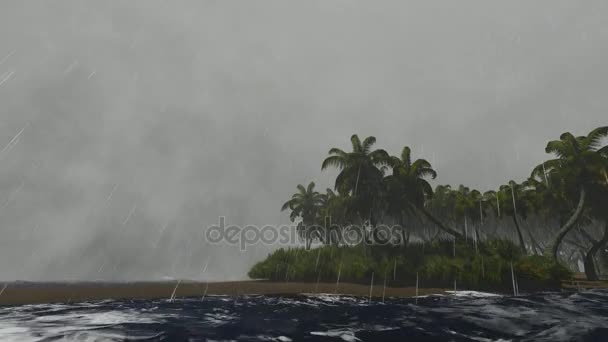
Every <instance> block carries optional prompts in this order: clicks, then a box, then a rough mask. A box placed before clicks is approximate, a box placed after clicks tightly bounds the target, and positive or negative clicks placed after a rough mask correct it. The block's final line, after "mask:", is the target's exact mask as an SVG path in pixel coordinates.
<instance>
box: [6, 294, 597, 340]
mask: <svg viewBox="0 0 608 342" xmlns="http://www.w3.org/2000/svg"><path fill="white" fill-rule="evenodd" d="M63 340H68V341H554V342H557V341H608V291H605V290H593V291H584V292H578V293H542V294H534V295H524V296H520V297H505V296H495V295H490V294H484V293H477V292H457V293H452V294H450V295H446V296H429V297H425V298H420V299H418V304H415V301H414V299H390V300H387V301H386V302H385V303H382V302H378V301H372V302H371V303H369V302H368V300H367V298H353V297H336V296H329V295H310V296H307V295H302V296H297V297H268V296H242V297H239V298H236V299H235V298H230V297H217V296H210V297H205V298H204V300H201V298H189V299H177V300H175V301H173V302H171V301H169V300H128V301H110V300H107V301H101V302H91V303H80V304H69V305H66V304H43V305H22V306H11V307H1V308H0V341H63Z"/></svg>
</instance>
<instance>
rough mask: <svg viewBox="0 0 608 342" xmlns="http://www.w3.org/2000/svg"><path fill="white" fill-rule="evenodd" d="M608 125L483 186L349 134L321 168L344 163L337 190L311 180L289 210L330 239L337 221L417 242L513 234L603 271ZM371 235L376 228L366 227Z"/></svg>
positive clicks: (529, 246) (593, 272) (335, 238)
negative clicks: (388, 230)
mask: <svg viewBox="0 0 608 342" xmlns="http://www.w3.org/2000/svg"><path fill="white" fill-rule="evenodd" d="M607 136H608V126H604V127H599V128H596V129H594V130H592V131H591V132H589V134H587V135H584V136H574V135H572V134H571V133H564V134H562V135H561V136H560V139H559V140H554V141H550V142H549V143H548V144H547V147H546V149H545V150H546V152H547V153H549V154H552V155H554V156H555V158H554V159H551V160H547V161H545V162H543V163H541V164H539V165H538V166H537V167H535V168H534V169H533V170H532V172H531V175H530V177H529V178H528V179H526V180H525V181H523V182H521V183H517V182H515V181H509V182H508V183H507V184H504V185H501V186H499V187H498V189H497V190H492V191H486V192H483V193H482V192H480V191H478V190H475V189H469V188H468V187H465V186H463V185H460V186H459V187H458V188H452V187H451V186H449V185H439V186H437V187H436V188H435V189H434V190H433V188H432V186H431V185H430V184H429V182H428V179H434V178H436V177H437V173H436V171H435V170H434V169H433V168H432V165H431V164H430V163H429V162H428V161H427V160H425V159H415V160H414V159H413V158H412V153H411V149H410V148H409V147H407V146H406V147H404V148H403V149H402V151H401V154H400V155H399V156H392V155H390V154H388V153H387V152H386V151H385V150H382V149H373V146H374V144H375V143H376V138H374V137H367V138H365V139H364V140H363V141H361V140H360V139H359V137H358V136H357V135H353V136H352V137H351V139H350V140H351V145H352V150H351V151H349V152H346V151H344V150H342V149H339V148H332V149H330V150H329V156H328V157H327V158H326V159H325V160H324V161H323V163H322V166H321V169H322V170H325V169H327V168H337V169H338V170H339V173H338V175H337V177H336V180H335V185H334V189H335V192H334V190H331V189H327V190H326V192H325V193H320V192H317V191H315V189H314V187H315V184H314V183H312V182H311V183H310V184H309V185H308V186H307V187H304V186H302V185H298V192H297V193H296V194H294V195H293V197H292V198H291V199H290V200H289V201H287V202H286V203H285V204H284V205H283V207H282V210H288V209H289V210H291V219H292V220H299V224H298V231H299V232H300V234H301V235H302V236H304V237H306V238H307V240H306V247H307V248H310V245H311V243H312V242H313V240H318V241H320V242H321V243H324V244H331V243H337V244H339V243H340V242H341V235H340V229H341V227H346V226H349V225H357V226H359V227H365V228H364V232H365V233H366V235H365V236H366V238H367V239H369V240H372V243H373V240H374V238H375V235H374V234H373V232H374V229H375V227H377V226H378V225H379V224H390V225H393V226H398V227H400V229H401V232H402V234H401V235H400V236H398V237H391V238H392V239H396V240H398V241H395V242H396V243H401V244H402V245H404V246H405V245H406V244H407V243H408V241H409V240H410V236H412V235H413V236H415V238H416V239H419V240H434V239H440V238H451V239H472V240H474V241H475V242H476V243H477V242H480V243H482V242H483V241H484V240H487V239H491V238H499V237H500V238H505V237H506V238H511V239H513V240H514V241H516V242H517V243H518V244H519V246H520V248H521V249H522V252H524V253H525V254H543V255H545V256H546V257H549V258H551V259H553V260H554V261H556V262H557V261H558V258H560V259H561V261H566V262H568V263H570V264H572V265H574V264H576V262H577V261H579V260H583V261H584V264H585V272H586V273H587V277H588V278H591V279H597V278H598V270H597V267H598V265H597V263H596V262H595V261H596V258H597V254H598V253H599V254H600V256H599V258H600V260H603V261H602V262H600V264H601V265H603V266H601V267H608V263H607V262H606V261H608V253H607V252H606V251H605V249H604V246H605V245H606V243H607V242H608V174H607V170H608V146H601V145H602V141H603V139H604V138H605V137H607ZM368 233H369V234H368Z"/></svg>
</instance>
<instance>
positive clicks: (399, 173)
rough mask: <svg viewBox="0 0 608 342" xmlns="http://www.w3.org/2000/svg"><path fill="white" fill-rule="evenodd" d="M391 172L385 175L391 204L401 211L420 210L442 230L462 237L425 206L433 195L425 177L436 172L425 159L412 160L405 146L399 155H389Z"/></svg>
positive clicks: (433, 177) (431, 175)
mask: <svg viewBox="0 0 608 342" xmlns="http://www.w3.org/2000/svg"><path fill="white" fill-rule="evenodd" d="M391 167H392V169H393V174H392V175H390V176H388V177H387V180H386V182H387V184H390V188H391V190H390V193H392V196H391V200H392V202H393V203H392V204H391V205H392V206H393V207H397V208H401V210H402V213H403V212H408V211H409V212H412V210H413V209H416V210H418V211H420V212H422V213H423V214H424V215H425V216H426V217H427V218H428V219H429V220H430V221H431V222H433V223H434V224H436V225H437V226H438V227H439V228H440V229H441V230H443V231H444V232H446V233H448V234H450V235H452V236H454V237H455V238H456V237H462V234H460V233H459V232H458V231H456V230H454V229H452V228H449V227H446V226H445V225H444V224H443V223H442V222H441V221H440V220H438V219H437V218H435V216H433V214H431V213H430V212H429V211H428V210H427V209H426V208H425V204H426V203H427V202H428V200H429V199H430V198H432V197H433V188H432V187H431V185H430V184H429V183H428V182H427V180H426V179H425V178H426V177H429V176H430V177H431V178H432V179H435V178H436V177H437V172H435V170H433V168H432V166H431V164H430V163H429V162H428V161H426V160H425V159H417V160H415V161H413V162H412V158H411V149H410V148H409V147H407V146H405V147H404V148H403V150H402V151H401V157H400V158H397V157H391Z"/></svg>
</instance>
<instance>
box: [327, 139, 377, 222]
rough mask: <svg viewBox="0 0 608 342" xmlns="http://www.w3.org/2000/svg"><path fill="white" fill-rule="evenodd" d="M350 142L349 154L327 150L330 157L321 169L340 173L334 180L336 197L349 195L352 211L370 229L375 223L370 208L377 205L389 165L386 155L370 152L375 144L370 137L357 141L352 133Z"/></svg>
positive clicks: (372, 211)
mask: <svg viewBox="0 0 608 342" xmlns="http://www.w3.org/2000/svg"><path fill="white" fill-rule="evenodd" d="M350 141H351V145H352V151H351V152H345V151H343V150H341V149H339V148H332V149H330V150H329V155H330V156H329V157H327V158H326V159H325V160H324V161H323V164H322V165H321V170H325V169H327V168H329V167H336V168H338V169H339V170H340V173H339V174H338V176H337V177H336V182H335V189H336V190H337V191H338V193H339V194H340V195H343V196H346V195H350V196H352V197H353V206H354V207H355V208H354V211H355V212H356V213H357V214H358V215H359V218H360V219H362V218H363V217H366V218H369V220H370V223H371V224H372V226H373V225H375V221H376V218H375V216H374V209H376V207H377V206H378V205H379V202H380V201H379V200H380V195H381V188H382V178H383V176H384V168H385V167H386V166H387V165H388V164H389V155H388V153H386V151H385V150H382V149H378V150H372V147H373V145H374V144H375V143H376V138H374V137H367V138H365V139H364V140H363V142H361V140H360V139H359V137H358V136H357V135H356V134H354V135H352V136H351V138H350ZM368 215H369V216H368ZM362 216H363V217H362Z"/></svg>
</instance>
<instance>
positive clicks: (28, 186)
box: [0, 0, 608, 280]
mask: <svg viewBox="0 0 608 342" xmlns="http://www.w3.org/2000/svg"><path fill="white" fill-rule="evenodd" d="M607 17H608V2H606V1H604V0H595V1H594V0H590V1H569V0H568V1H566V0H544V1H528V0H526V1H523V0H522V1H514V0H511V1H501V2H498V1H487V0H475V1H464V0H463V1H447V0H446V1H429V0H420V1H405V0H399V1H352V0H350V1H345V0H342V1H339V0H336V1H327V0H319V1H298V2H295V1H282V0H281V1H279V0H277V1H219V0H215V1H169V0H164V1H160V0H158V1H151V0H146V1H95V2H94V3H93V2H85V1H80V0H73V1H52V2H50V1H31V2H30V1H28V2H26V1H21V0H4V1H2V3H1V4H0V143H1V144H0V148H2V151H1V152H0V206H1V207H0V233H1V234H0V280H13V279H27V280H48V279H114V280H116V279H158V278H161V277H173V278H184V277H186V278H211V279H236V278H243V277H244V276H245V274H246V271H247V269H248V268H249V267H250V266H251V265H252V263H254V262H255V261H257V260H260V259H262V258H263V257H264V256H265V255H266V253H267V252H268V251H269V250H270V249H271V248H270V247H261V246H258V247H257V248H250V249H249V250H248V251H247V252H245V253H242V252H240V251H239V250H238V248H233V247H218V246H209V245H207V244H205V243H204V241H203V239H202V238H203V231H204V229H205V227H207V226H208V225H211V224H213V223H215V222H217V220H218V216H221V215H224V216H227V220H228V222H229V223H234V224H277V223H287V222H288V219H287V215H286V214H285V213H283V214H281V213H280V212H279V209H280V206H281V204H282V203H283V202H284V201H285V200H286V199H288V198H289V197H290V196H291V193H292V192H293V191H294V190H295V186H296V184H298V183H307V182H309V181H311V180H315V181H317V183H318V184H319V187H320V188H321V189H323V188H325V187H327V186H331V185H332V181H331V178H332V177H333V176H334V175H335V172H321V171H320V163H321V161H322V159H323V158H324V157H325V156H326V154H327V151H328V149H329V148H331V147H334V146H336V147H341V148H344V149H347V148H349V137H350V135H351V134H353V133H358V134H359V135H360V136H361V137H362V138H363V137H365V136H369V135H373V136H376V137H377V140H378V143H377V145H378V147H380V148H385V149H387V150H388V151H389V152H391V153H394V154H397V153H399V152H400V150H401V148H402V147H403V146H404V145H409V146H411V147H412V149H413V151H414V154H415V155H414V156H415V157H420V156H421V155H422V156H424V157H425V158H426V159H428V160H430V161H431V162H433V165H434V166H435V168H436V169H437V171H438V173H439V179H438V182H440V183H448V184H453V185H457V184H460V183H464V184H467V185H469V186H471V187H476V188H479V189H480V190H489V189H493V188H496V187H497V186H498V185H500V184H503V183H506V182H508V181H509V180H510V179H515V180H522V179H524V178H525V177H527V175H528V174H529V172H530V170H531V168H532V167H533V166H535V165H537V164H538V163H539V161H541V160H542V159H544V158H548V156H547V155H545V153H544V147H545V144H546V142H547V141H548V140H551V139H556V138H558V137H559V135H560V133H562V132H564V131H572V132H573V133H574V134H577V135H579V134H583V133H587V132H588V131H589V130H591V129H593V128H594V127H597V126H599V125H605V124H607V123H608V120H607V119H606V118H608V114H607V113H608V96H607V95H606V94H608V62H607V61H608V23H607V22H606V18H607ZM164 226H166V228H165V229H164V230H163V227H164ZM207 262H208V263H209V266H208V269H207V271H206V273H204V274H203V273H202V269H203V268H204V264H205V263H207Z"/></svg>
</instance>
